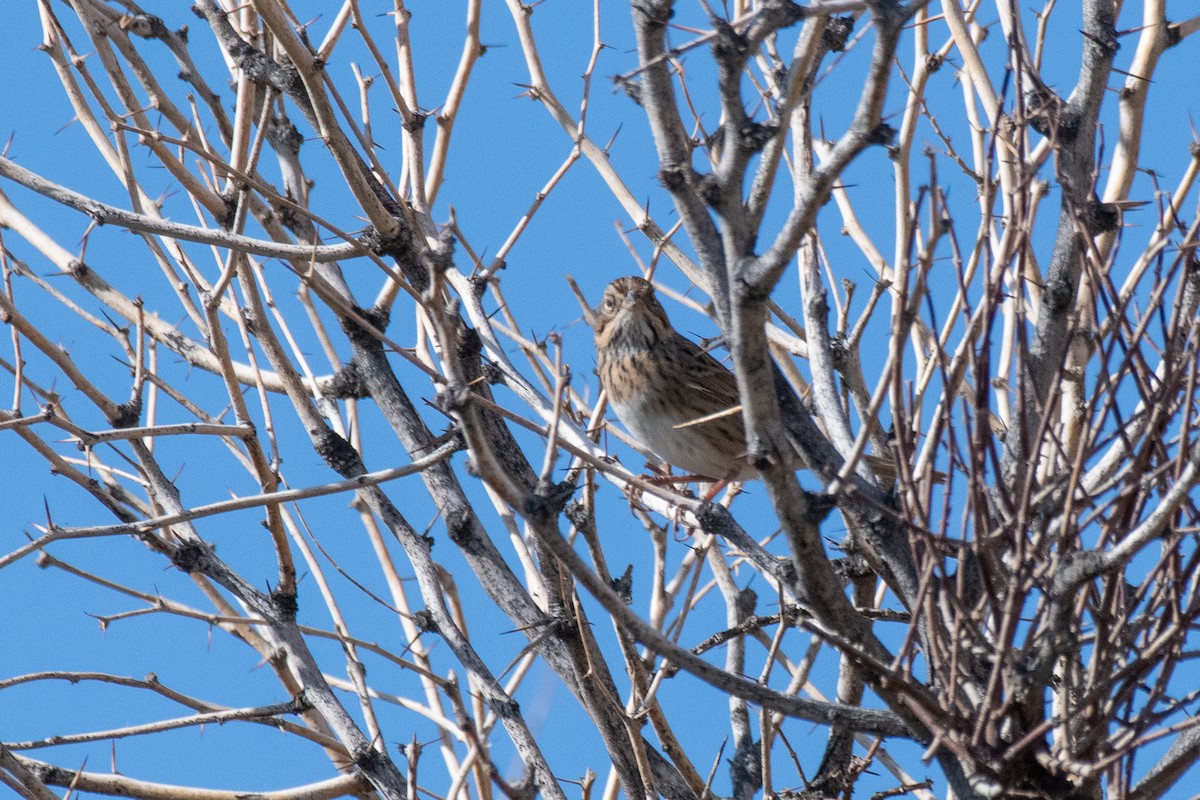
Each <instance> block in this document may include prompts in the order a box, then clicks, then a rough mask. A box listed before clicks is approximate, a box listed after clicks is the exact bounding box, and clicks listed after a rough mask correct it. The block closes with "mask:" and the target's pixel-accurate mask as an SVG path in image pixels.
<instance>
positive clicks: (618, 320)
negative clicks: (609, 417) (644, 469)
mask: <svg viewBox="0 0 1200 800" xmlns="http://www.w3.org/2000/svg"><path fill="white" fill-rule="evenodd" d="M589 316H590V319H589V322H590V323H591V326H592V332H593V336H594V340H595V345H596V371H597V374H598V375H599V377H600V383H601V385H602V386H603V387H604V390H605V394H606V395H607V397H608V404H609V407H610V408H611V409H612V410H613V412H614V413H615V414H616V415H617V419H619V420H620V421H621V424H622V425H624V426H625V428H626V429H628V430H629V432H630V433H632V434H633V435H634V437H635V438H637V439H638V441H640V442H641V443H642V444H643V445H645V446H646V448H647V449H649V450H650V451H651V452H652V453H654V455H656V456H658V457H659V458H660V459H662V460H663V461H664V462H666V463H668V464H671V465H673V466H675V467H678V468H679V469H681V470H685V471H687V472H689V473H692V474H693V475H695V476H697V477H699V478H704V479H709V480H712V481H727V480H736V481H742V480H747V479H749V478H753V477H756V476H757V474H758V473H757V471H756V470H755V469H754V467H753V465H752V464H751V463H750V461H749V459H748V458H747V457H746V430H745V426H744V423H743V422H742V412H741V405H740V403H741V401H740V400H739V398H738V390H737V380H736V378H734V375H733V373H732V372H730V371H729V369H728V368H726V367H725V365H723V364H722V363H721V362H720V361H718V360H717V359H716V358H714V357H713V356H712V355H711V354H710V353H708V352H707V351H706V350H705V349H703V348H702V347H700V346H699V345H698V344H696V343H695V342H693V341H692V340H690V339H688V338H687V337H686V336H683V335H682V334H680V333H679V332H678V331H676V330H675V328H674V327H672V325H671V322H670V320H669V319H668V317H667V312H666V310H665V309H664V308H663V306H662V303H660V302H659V301H658V298H657V297H656V296H655V292H654V286H653V284H651V283H650V282H649V281H647V280H645V279H644V278H640V277H636V276H629V277H624V278H617V279H616V280H615V281H613V282H612V283H610V284H609V285H608V288H606V289H605V290H604V297H603V299H602V300H601V301H600V305H599V306H597V307H596V309H594V310H592V313H591V314H590V315H589Z"/></svg>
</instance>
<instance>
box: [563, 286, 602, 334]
mask: <svg viewBox="0 0 1200 800" xmlns="http://www.w3.org/2000/svg"><path fill="white" fill-rule="evenodd" d="M567 283H568V284H570V286H571V291H572V292H574V293H575V299H576V300H577V301H579V307H580V308H582V309H583V321H584V322H586V323H587V324H588V327H589V328H591V329H592V330H595V329H596V312H595V311H594V310H593V309H592V307H591V306H590V305H588V301H587V298H586V297H584V296H583V292H581V291H579V285H578V284H577V283H575V279H574V278H572V277H571V276H570V275H568V276H567Z"/></svg>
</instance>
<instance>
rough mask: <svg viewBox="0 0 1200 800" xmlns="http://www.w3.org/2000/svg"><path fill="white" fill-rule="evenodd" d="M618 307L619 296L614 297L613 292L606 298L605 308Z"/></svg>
mask: <svg viewBox="0 0 1200 800" xmlns="http://www.w3.org/2000/svg"><path fill="white" fill-rule="evenodd" d="M616 307H617V298H615V297H613V296H612V295H611V294H610V295H609V296H608V297H606V298H604V310H605V311H612V310H613V309H614V308H616Z"/></svg>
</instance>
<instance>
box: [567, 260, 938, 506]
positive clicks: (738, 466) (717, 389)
mask: <svg viewBox="0 0 1200 800" xmlns="http://www.w3.org/2000/svg"><path fill="white" fill-rule="evenodd" d="M571 287H572V289H573V290H574V291H575V294H576V297H577V298H578V299H579V302H580V305H582V306H583V308H584V318H585V319H586V321H587V322H588V324H589V325H590V326H591V328H592V334H593V338H594V342H595V346H596V372H597V374H598V375H599V377H600V383H601V385H602V386H603V387H604V391H605V394H606V395H607V397H608V404H609V407H610V408H611V409H612V410H613V412H614V413H616V415H617V419H619V420H620V421H621V424H622V425H624V426H625V428H626V429H628V431H629V432H630V433H632V434H633V436H634V437H635V438H636V439H637V440H638V441H640V442H641V443H642V444H643V445H645V447H646V448H647V449H648V450H650V451H651V452H652V453H653V454H654V455H655V456H657V457H658V458H659V459H661V460H662V461H664V462H666V463H668V464H671V465H673V466H675V467H678V468H679V469H681V470H685V471H686V472H689V473H692V476H693V477H695V478H697V479H701V480H707V481H711V482H714V483H719V484H724V483H725V482H727V481H746V480H750V479H752V478H756V477H758V470H756V469H755V467H754V465H753V464H752V463H751V462H750V459H749V458H748V453H747V447H746V429H745V423H744V422H743V419H742V407H741V400H740V398H739V395H738V388H737V378H736V377H734V374H733V373H732V372H731V371H730V370H729V368H728V367H726V366H725V365H724V364H722V363H721V362H720V361H718V360H717V359H716V358H714V357H713V356H712V354H710V353H709V352H708V351H707V350H706V349H704V348H702V347H700V346H699V345H698V344H696V343H695V342H693V341H692V340H691V339H688V338H687V337H686V336H684V335H683V334H681V333H679V332H678V331H677V330H675V328H674V327H673V326H672V325H671V321H670V319H669V318H668V317H667V312H666V309H664V308H663V306H662V303H660V302H659V301H658V297H657V296H656V295H655V291H654V285H653V284H651V283H650V282H649V281H647V280H645V279H644V278H641V277H637V276H627V277H623V278H617V279H616V280H614V281H613V282H612V283H610V284H609V285H608V287H607V288H606V289H605V290H604V297H603V299H602V300H601V301H600V305H599V306H597V307H596V308H595V309H593V308H591V307H590V306H589V305H588V304H587V301H586V299H585V298H584V297H583V294H582V292H580V291H579V289H578V287H577V286H576V285H575V283H574V281H571ZM785 455H787V456H788V458H789V460H790V461H791V463H792V465H793V466H795V467H797V468H799V467H802V466H803V463H802V460H801V458H800V456H799V453H798V452H796V451H795V450H791V451H790V452H789V453H787V454H785ZM862 459H863V461H864V462H865V463H866V464H867V466H868V467H869V468H870V469H871V470H872V471H873V472H874V473H875V475H876V476H877V477H878V478H879V479H880V480H881V481H882V482H884V483H886V484H891V483H893V482H894V481H895V479H896V477H897V470H896V465H895V464H894V463H893V462H892V460H891V459H890V458H885V457H882V456H878V455H872V454H864V455H863V456H862ZM932 477H933V481H934V482H935V483H943V482H945V480H946V476H945V474H944V473H940V472H936V471H935V472H933V473H932Z"/></svg>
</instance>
